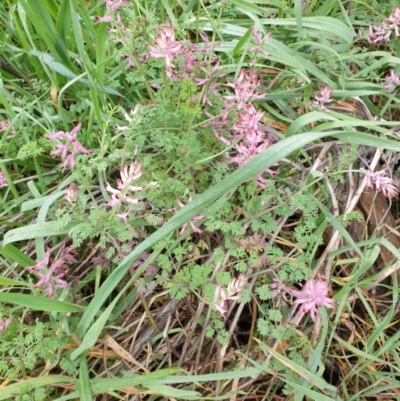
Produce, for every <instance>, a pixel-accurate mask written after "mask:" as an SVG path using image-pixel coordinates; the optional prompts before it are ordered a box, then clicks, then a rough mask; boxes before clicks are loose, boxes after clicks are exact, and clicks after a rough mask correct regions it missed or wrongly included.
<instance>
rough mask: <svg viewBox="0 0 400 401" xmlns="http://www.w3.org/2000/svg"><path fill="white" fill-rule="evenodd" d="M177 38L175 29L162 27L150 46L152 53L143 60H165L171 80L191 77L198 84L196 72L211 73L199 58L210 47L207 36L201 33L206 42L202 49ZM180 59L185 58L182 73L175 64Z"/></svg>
mask: <svg viewBox="0 0 400 401" xmlns="http://www.w3.org/2000/svg"><path fill="white" fill-rule="evenodd" d="M175 36H176V31H175V29H174V28H173V27H171V26H167V25H165V26H161V27H160V29H159V30H158V34H157V37H156V38H155V40H154V45H153V46H150V45H149V46H148V49H149V50H150V52H149V54H148V55H147V56H146V57H144V58H143V61H147V60H148V59H149V58H154V59H165V72H166V74H167V76H168V77H169V78H171V79H173V80H181V79H183V78H188V77H191V78H193V79H194V80H195V81H196V82H197V78H196V74H195V71H197V70H202V71H203V72H205V73H206V74H208V73H209V72H208V71H207V70H206V69H205V68H204V66H203V65H202V64H204V62H202V60H201V58H199V54H200V53H204V52H205V51H206V50H207V48H208V47H209V40H208V38H207V36H205V35H203V34H202V33H200V36H201V38H202V39H203V41H204V46H202V47H201V46H199V45H197V44H195V43H190V42H188V43H186V44H185V42H182V41H179V40H176V39H175ZM178 57H182V58H183V67H182V70H180V71H179V70H178V69H177V68H176V67H177V66H176V65H175V64H174V61H175V59H177V58H178ZM211 63H212V62H211ZM214 63H215V60H214ZM209 74H211V73H209ZM206 81H207V80H206ZM206 81H204V80H203V81H202V80H200V81H199V82H197V84H198V85H203V84H204V83H205V82H206Z"/></svg>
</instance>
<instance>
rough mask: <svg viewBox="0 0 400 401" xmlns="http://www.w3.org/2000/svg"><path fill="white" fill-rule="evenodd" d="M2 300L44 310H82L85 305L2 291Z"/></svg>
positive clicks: (0, 298) (0, 300)
mask: <svg viewBox="0 0 400 401" xmlns="http://www.w3.org/2000/svg"><path fill="white" fill-rule="evenodd" d="M0 302H4V303H7V304H14V305H19V306H23V307H25V308H29V309H34V310H40V311H44V312H82V311H84V310H85V308H84V307H82V306H78V305H74V304H70V303H68V302H63V301H58V300H56V299H51V298H47V297H42V296H40V295H28V294H16V293H13V292H0Z"/></svg>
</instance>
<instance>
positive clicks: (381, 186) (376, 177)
mask: <svg viewBox="0 0 400 401" xmlns="http://www.w3.org/2000/svg"><path fill="white" fill-rule="evenodd" d="M360 170H361V171H362V172H363V173H365V174H366V176H367V188H373V187H374V185H373V184H375V188H376V190H377V191H378V192H382V194H383V196H385V197H386V198H389V199H392V198H394V197H395V196H397V193H398V188H397V187H396V186H395V185H394V181H393V179H392V178H390V177H387V170H386V169H385V170H380V171H370V170H366V169H365V168H361V169H360Z"/></svg>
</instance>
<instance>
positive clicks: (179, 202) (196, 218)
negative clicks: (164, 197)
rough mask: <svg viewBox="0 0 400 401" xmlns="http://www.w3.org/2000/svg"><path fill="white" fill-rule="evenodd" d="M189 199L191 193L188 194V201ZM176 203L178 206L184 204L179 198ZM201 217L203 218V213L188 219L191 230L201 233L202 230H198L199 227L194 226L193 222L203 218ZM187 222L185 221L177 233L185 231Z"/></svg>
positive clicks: (190, 199)
mask: <svg viewBox="0 0 400 401" xmlns="http://www.w3.org/2000/svg"><path fill="white" fill-rule="evenodd" d="M191 201H192V195H189V202H191ZM176 203H177V204H178V205H179V206H180V207H184V206H185V205H184V204H183V203H182V202H181V201H180V200H179V199H178V200H177V201H176ZM203 219H204V216H203V215H200V216H196V217H193V219H191V220H190V221H189V224H190V227H192V230H193V231H194V232H195V233H198V234H202V232H203V230H200V228H198V227H196V226H195V224H194V223H195V222H196V221H199V220H203ZM187 224H188V223H185V224H184V225H183V226H182V228H181V230H180V231H179V235H182V234H183V233H184V232H185V230H186V227H187Z"/></svg>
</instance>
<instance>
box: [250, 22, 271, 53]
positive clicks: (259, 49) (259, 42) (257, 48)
mask: <svg viewBox="0 0 400 401" xmlns="http://www.w3.org/2000/svg"><path fill="white" fill-rule="evenodd" d="M251 33H252V35H253V38H254V39H255V40H256V43H257V45H256V46H253V47H251V48H250V49H248V51H249V52H259V53H262V54H264V56H267V57H269V56H270V54H269V53H267V52H266V51H265V50H264V49H263V48H262V47H261V46H262V45H263V44H264V43H265V42H266V40H267V39H268V38H270V37H271V33H268V34H267V35H265V36H264V38H263V39H261V37H260V34H259V33H258V32H257V31H256V28H254V26H253V27H252V28H251Z"/></svg>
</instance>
